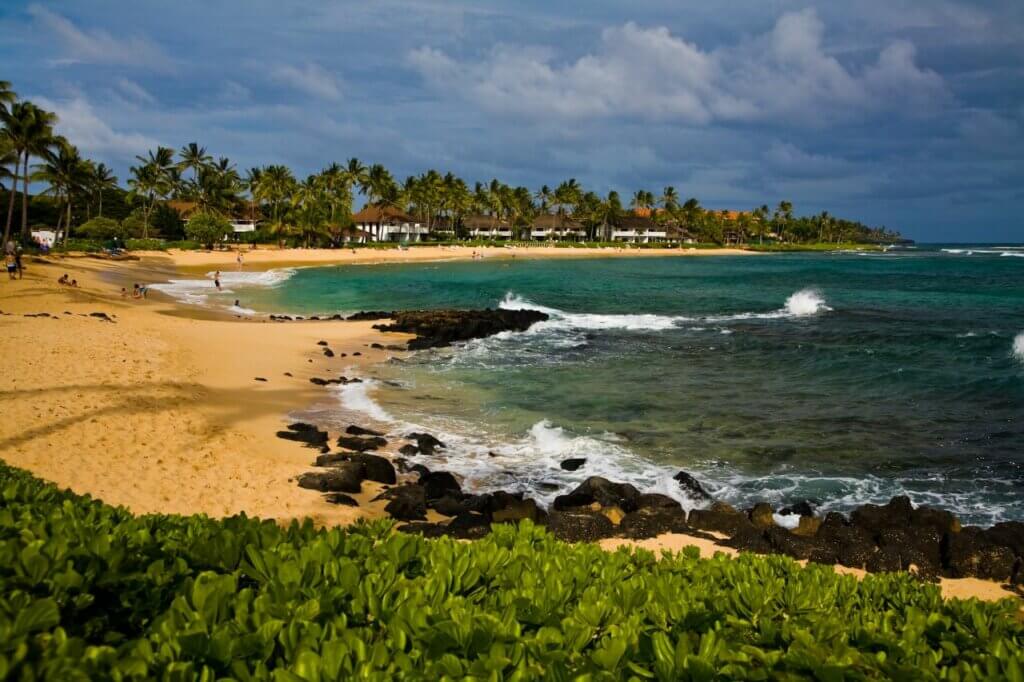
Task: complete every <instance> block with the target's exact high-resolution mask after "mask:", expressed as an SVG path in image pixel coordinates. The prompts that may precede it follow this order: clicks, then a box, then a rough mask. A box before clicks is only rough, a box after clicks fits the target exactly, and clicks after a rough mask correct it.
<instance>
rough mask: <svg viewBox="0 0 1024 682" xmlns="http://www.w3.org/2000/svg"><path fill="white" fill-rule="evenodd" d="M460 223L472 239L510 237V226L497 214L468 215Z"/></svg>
mask: <svg viewBox="0 0 1024 682" xmlns="http://www.w3.org/2000/svg"><path fill="white" fill-rule="evenodd" d="M462 225H463V227H465V228H466V231H467V232H468V233H469V236H470V237H472V238H473V239H511V238H512V226H511V225H509V224H508V221H506V220H502V219H501V218H499V217H497V216H490V215H468V216H466V217H465V218H463V219H462Z"/></svg>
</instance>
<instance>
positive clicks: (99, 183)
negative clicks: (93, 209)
mask: <svg viewBox="0 0 1024 682" xmlns="http://www.w3.org/2000/svg"><path fill="white" fill-rule="evenodd" d="M116 188H117V177H116V176H115V175H114V171H113V170H111V169H110V168H109V167H108V166H107V164H105V163H97V164H94V165H93V166H92V174H91V176H90V178H89V191H90V192H91V193H92V194H94V195H95V196H96V198H97V199H98V201H99V204H98V207H97V209H98V213H99V216H100V217H101V218H102V217H103V193H104V192H106V191H109V190H112V189H116Z"/></svg>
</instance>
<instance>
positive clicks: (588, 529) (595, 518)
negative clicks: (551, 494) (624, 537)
mask: <svg viewBox="0 0 1024 682" xmlns="http://www.w3.org/2000/svg"><path fill="white" fill-rule="evenodd" d="M547 527H548V532H550V533H551V534H552V535H554V536H555V537H556V538H558V539H559V540H565V541H566V542H593V541H595V540H600V539H602V538H607V537H611V536H612V535H613V534H614V533H615V526H614V525H613V524H612V522H611V521H609V520H608V517H607V516H605V515H604V514H598V513H593V512H581V511H572V512H567V511H553V512H551V513H549V514H548V518H547Z"/></svg>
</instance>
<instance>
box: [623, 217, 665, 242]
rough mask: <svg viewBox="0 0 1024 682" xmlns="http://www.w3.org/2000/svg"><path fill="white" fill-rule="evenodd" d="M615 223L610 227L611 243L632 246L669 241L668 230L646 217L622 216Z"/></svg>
mask: <svg viewBox="0 0 1024 682" xmlns="http://www.w3.org/2000/svg"><path fill="white" fill-rule="evenodd" d="M615 222H616V224H615V225H614V226H613V227H612V234H611V237H612V241H616V242H631V243H633V244H649V243H651V242H666V241H669V238H668V234H669V233H668V228H667V227H666V226H664V225H659V224H658V223H656V222H654V221H653V220H651V219H650V218H649V217H647V216H642V215H636V214H632V215H624V216H622V217H621V218H619V219H618V220H616V221H615Z"/></svg>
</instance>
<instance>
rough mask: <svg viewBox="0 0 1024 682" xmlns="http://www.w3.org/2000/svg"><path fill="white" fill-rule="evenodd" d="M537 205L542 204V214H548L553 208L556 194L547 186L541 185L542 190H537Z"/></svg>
mask: <svg viewBox="0 0 1024 682" xmlns="http://www.w3.org/2000/svg"><path fill="white" fill-rule="evenodd" d="M536 197H537V203H538V204H540V211H541V213H547V212H548V208H549V207H550V206H551V201H552V199H553V198H554V192H552V191H551V188H550V187H548V186H547V185H541V188H540V189H539V190H537V194H536Z"/></svg>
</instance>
